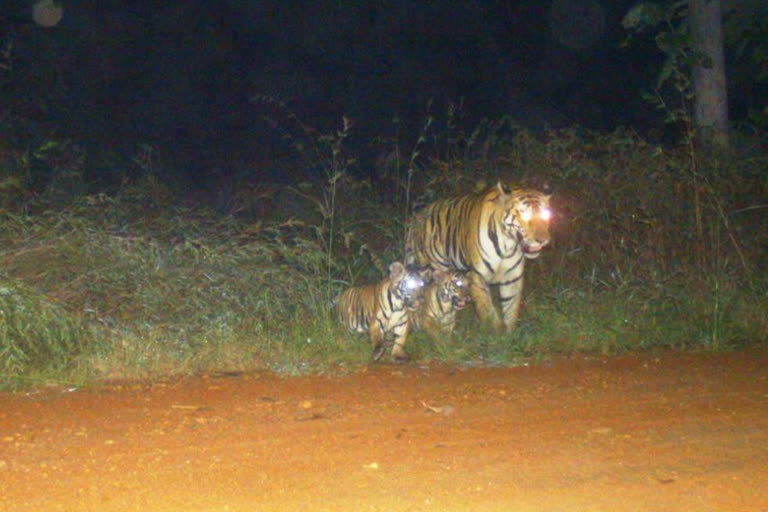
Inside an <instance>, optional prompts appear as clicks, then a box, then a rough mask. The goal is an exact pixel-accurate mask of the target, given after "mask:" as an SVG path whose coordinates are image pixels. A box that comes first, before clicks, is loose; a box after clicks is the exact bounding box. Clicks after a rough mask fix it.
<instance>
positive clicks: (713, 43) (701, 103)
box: [688, 0, 728, 147]
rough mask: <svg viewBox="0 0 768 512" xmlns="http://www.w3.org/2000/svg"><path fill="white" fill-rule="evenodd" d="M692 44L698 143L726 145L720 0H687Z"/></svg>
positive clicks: (723, 57)
mask: <svg viewBox="0 0 768 512" xmlns="http://www.w3.org/2000/svg"><path fill="white" fill-rule="evenodd" d="M688 8H689V13H690V18H689V21H690V24H691V45H692V47H693V50H694V52H696V56H697V57H698V58H699V59H700V61H699V62H698V64H697V65H695V66H694V68H693V86H694V92H695V99H694V112H693V121H694V124H695V127H696V132H697V134H698V135H699V140H701V141H702V142H704V143H705V144H706V143H713V144H714V145H716V146H723V147H724V146H727V145H728V94H727V91H726V84H725V55H724V51H723V44H724V43H723V23H722V14H721V5H720V0H690V1H689V2H688Z"/></svg>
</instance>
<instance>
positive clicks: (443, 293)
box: [410, 270, 471, 342]
mask: <svg viewBox="0 0 768 512" xmlns="http://www.w3.org/2000/svg"><path fill="white" fill-rule="evenodd" d="M470 301H471V297H470V295H469V281H468V279H467V276H466V274H464V273H463V272H456V271H455V270H450V271H447V272H446V271H443V270H435V271H434V272H433V273H432V282H431V283H429V284H428V285H427V286H426V287H425V288H424V302H423V303H422V304H421V307H420V308H419V309H418V310H417V311H416V312H415V314H412V315H411V317H410V318H411V325H412V326H413V328H414V329H424V330H425V331H427V333H428V334H429V335H430V336H432V338H434V339H442V340H443V341H447V342H450V341H451V338H452V337H453V328H454V326H455V325H456V312H457V311H460V310H462V309H464V306H466V305H467V304H468V303H469V302H470Z"/></svg>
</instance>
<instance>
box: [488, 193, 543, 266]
mask: <svg viewBox="0 0 768 512" xmlns="http://www.w3.org/2000/svg"><path fill="white" fill-rule="evenodd" d="M497 188H498V194H499V202H500V203H501V205H502V208H503V214H502V217H501V225H502V229H503V231H504V234H505V235H506V236H508V237H512V238H516V239H517V241H518V242H519V243H520V246H521V247H522V249H523V254H524V255H525V257H526V258H529V259H534V258H538V257H539V253H540V252H541V250H542V249H543V248H544V246H546V245H547V244H548V243H549V219H550V218H551V217H552V211H551V210H550V209H549V197H550V195H549V194H545V193H543V192H539V191H538V190H533V189H512V190H510V189H509V188H507V187H506V186H505V185H503V184H502V183H501V182H499V183H498V185H497Z"/></svg>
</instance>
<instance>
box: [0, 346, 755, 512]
mask: <svg viewBox="0 0 768 512" xmlns="http://www.w3.org/2000/svg"><path fill="white" fill-rule="evenodd" d="M0 510H3V511H50V510H64V511H81V510H82V511H85V510H88V511H150V510H158V511H160V510H161V511H185V512H189V511H259V510H327V511H347V510H350V511H351V510H355V511H358V510H359V511H365V510H386V511H388V512H396V511H406V510H407V511H419V510H436V511H438V510H439V511H473V510H483V511H485V510H489V511H502V510H503V511H529V510H530V511H550V510H557V511H579V512H583V511H592V510H594V511H630V510H637V511H729V512H731V511H768V351H766V350H762V351H758V350H751V351H745V352H738V353H731V354H719V355H679V354H661V355H636V356H629V357H621V358H584V357H575V358H569V359H560V360H556V361H555V362H553V363H551V364H547V365H540V366H528V367H519V368H505V369H500V368H496V369H457V368H447V367H442V366H428V367H421V366H403V367H396V366H386V365H385V366H377V367H370V368H363V369H361V370H360V371H358V372H355V373H353V374H349V375H340V376H328V377H305V378H280V377H277V376H274V375H271V374H262V373H259V374H250V375H241V376H204V377H200V378H195V379H183V380H173V381H166V382H148V383H135V384H133V383H129V384H110V385H104V386H101V387H98V388H95V389H87V390H76V391H67V390H61V389H56V390H51V389H48V390H45V391H42V392H39V393H17V394H0Z"/></svg>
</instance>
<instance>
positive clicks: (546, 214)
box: [539, 208, 552, 220]
mask: <svg viewBox="0 0 768 512" xmlns="http://www.w3.org/2000/svg"><path fill="white" fill-rule="evenodd" d="M539 215H540V216H541V219H542V220H549V219H551V218H552V211H551V210H550V209H549V208H542V209H541V210H539Z"/></svg>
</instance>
